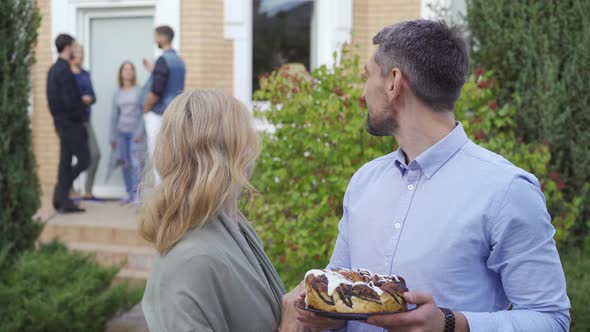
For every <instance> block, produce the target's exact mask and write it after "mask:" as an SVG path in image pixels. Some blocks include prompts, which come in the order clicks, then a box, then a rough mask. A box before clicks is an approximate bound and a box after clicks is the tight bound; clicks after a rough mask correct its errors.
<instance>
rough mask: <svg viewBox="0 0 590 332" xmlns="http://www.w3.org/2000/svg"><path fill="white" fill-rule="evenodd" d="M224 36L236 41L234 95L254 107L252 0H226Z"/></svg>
mask: <svg viewBox="0 0 590 332" xmlns="http://www.w3.org/2000/svg"><path fill="white" fill-rule="evenodd" d="M223 8H224V10H223V18H224V32H223V34H224V37H225V38H226V39H229V40H233V42H234V45H233V46H234V47H233V49H234V54H233V87H232V90H233V95H234V96H235V97H236V98H238V99H239V100H240V101H241V102H243V103H244V104H245V105H246V106H248V108H249V109H252V0H224V7H223Z"/></svg>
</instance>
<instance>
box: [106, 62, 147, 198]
mask: <svg viewBox="0 0 590 332" xmlns="http://www.w3.org/2000/svg"><path fill="white" fill-rule="evenodd" d="M140 92H141V89H140V88H139V87H138V86H137V75H136V72H135V66H134V65H133V63H131V62H129V61H125V62H123V63H122V64H121V67H119V88H118V89H117V90H116V91H115V94H114V95H113V113H112V116H111V145H112V147H113V150H117V152H118V154H119V156H118V159H119V160H120V161H121V162H122V163H121V164H122V165H123V179H124V180H125V189H126V191H127V198H126V199H125V200H124V201H123V202H124V203H126V204H129V203H134V202H135V201H136V197H137V185H138V183H139V179H140V176H141V169H142V167H141V164H142V161H141V160H139V158H138V152H139V150H140V149H141V143H142V141H143V136H144V135H143V132H144V126H143V118H142V109H141V104H140V101H139V96H140Z"/></svg>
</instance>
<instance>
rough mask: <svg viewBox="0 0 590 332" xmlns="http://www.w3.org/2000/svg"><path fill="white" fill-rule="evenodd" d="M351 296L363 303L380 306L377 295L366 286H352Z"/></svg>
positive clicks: (379, 299)
mask: <svg viewBox="0 0 590 332" xmlns="http://www.w3.org/2000/svg"><path fill="white" fill-rule="evenodd" d="M352 295H353V296H356V297H358V298H359V299H363V300H365V301H370V302H375V303H378V304H381V298H380V297H379V294H377V292H376V291H375V290H373V289H372V288H371V287H369V286H367V285H360V284H359V285H354V286H352Z"/></svg>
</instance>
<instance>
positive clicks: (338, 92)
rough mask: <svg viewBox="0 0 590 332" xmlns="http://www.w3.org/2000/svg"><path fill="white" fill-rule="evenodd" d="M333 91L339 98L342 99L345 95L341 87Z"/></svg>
mask: <svg viewBox="0 0 590 332" xmlns="http://www.w3.org/2000/svg"><path fill="white" fill-rule="evenodd" d="M333 91H334V93H335V94H336V95H337V96H338V97H341V96H342V95H344V92H343V91H342V88H341V87H339V86H337V87H335V88H334V90H333Z"/></svg>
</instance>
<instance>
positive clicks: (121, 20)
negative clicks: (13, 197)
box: [86, 16, 154, 197]
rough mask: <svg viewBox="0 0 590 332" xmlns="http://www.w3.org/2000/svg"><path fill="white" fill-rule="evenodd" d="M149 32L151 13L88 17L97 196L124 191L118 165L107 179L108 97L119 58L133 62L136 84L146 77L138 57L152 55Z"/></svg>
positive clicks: (152, 20)
mask: <svg viewBox="0 0 590 332" xmlns="http://www.w3.org/2000/svg"><path fill="white" fill-rule="evenodd" d="M153 31H154V18H153V16H140V17H121V16H117V17H91V18H90V22H89V34H88V39H89V40H88V45H87V47H86V48H87V51H86V54H87V56H89V58H88V60H89V61H88V64H89V70H90V73H91V77H92V83H93V84H94V90H95V92H96V96H97V103H96V104H95V105H94V106H93V107H92V125H93V127H94V130H95V132H96V136H97V139H98V144H99V147H100V151H101V154H102V158H101V160H100V165H99V167H98V171H97V174H96V181H95V185H94V192H95V194H96V195H97V196H111V197H122V196H123V195H124V194H125V188H124V184H123V175H122V173H121V169H120V168H118V169H117V170H116V171H115V172H114V173H113V174H112V175H111V177H110V178H109V179H107V170H108V167H109V161H110V154H111V144H110V125H111V123H110V120H111V113H112V98H113V93H114V91H115V90H116V89H117V87H118V83H117V82H118V81H117V75H118V71H119V66H120V65H121V63H122V62H123V61H126V60H128V61H131V62H132V63H133V64H134V65H135V69H136V72H137V83H138V84H139V85H142V84H143V83H144V82H145V81H146V80H147V77H148V73H147V72H146V71H145V69H144V68H143V65H142V59H143V58H148V59H151V58H152V57H153V54H154V42H153Z"/></svg>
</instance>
